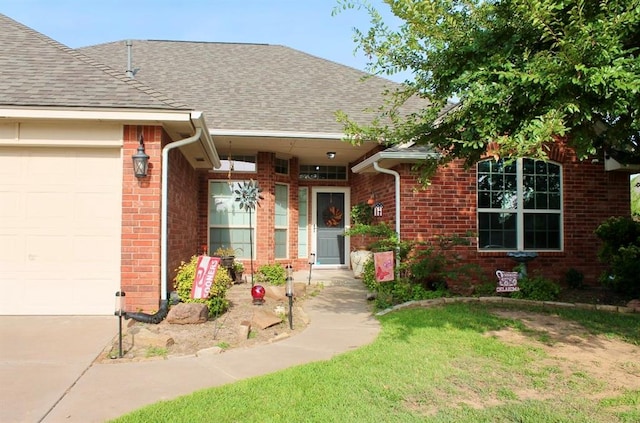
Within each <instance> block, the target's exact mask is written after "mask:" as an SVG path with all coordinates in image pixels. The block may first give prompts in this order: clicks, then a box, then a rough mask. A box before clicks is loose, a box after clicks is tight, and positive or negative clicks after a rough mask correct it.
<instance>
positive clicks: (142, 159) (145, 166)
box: [131, 134, 149, 178]
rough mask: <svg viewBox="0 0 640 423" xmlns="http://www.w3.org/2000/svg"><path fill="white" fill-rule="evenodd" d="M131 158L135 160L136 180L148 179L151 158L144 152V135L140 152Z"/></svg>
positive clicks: (139, 148) (141, 139) (141, 137)
mask: <svg viewBox="0 0 640 423" xmlns="http://www.w3.org/2000/svg"><path fill="white" fill-rule="evenodd" d="M131 158H132V159H133V173H134V174H135V175H136V178H146V177H147V171H148V170H149V156H148V155H147V154H146V153H145V152H144V137H143V136H142V134H140V145H138V151H137V152H136V154H134V155H133V156H131Z"/></svg>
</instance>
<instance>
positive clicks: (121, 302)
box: [114, 291, 126, 358]
mask: <svg viewBox="0 0 640 423" xmlns="http://www.w3.org/2000/svg"><path fill="white" fill-rule="evenodd" d="M115 309H116V311H115V313H114V314H115V315H116V316H118V357H119V358H122V317H123V316H124V315H125V314H126V311H125V310H124V309H125V293H124V291H118V292H116V307H115Z"/></svg>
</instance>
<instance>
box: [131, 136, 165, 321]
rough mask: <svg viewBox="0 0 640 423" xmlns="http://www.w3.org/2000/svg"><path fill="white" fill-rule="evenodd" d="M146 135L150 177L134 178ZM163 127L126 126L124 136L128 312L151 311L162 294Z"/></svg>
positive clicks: (156, 307) (145, 142)
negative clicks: (134, 160) (137, 155)
mask: <svg viewBox="0 0 640 423" xmlns="http://www.w3.org/2000/svg"><path fill="white" fill-rule="evenodd" d="M140 133H142V134H143V135H144V146H145V151H146V153H147V154H148V155H149V157H150V158H149V174H148V176H147V177H146V178H142V179H137V178H136V177H135V176H134V175H133V165H132V162H131V156H132V155H133V154H134V153H135V152H136V151H137V149H138V143H139V141H138V139H139V134H140ZM164 137H165V135H164V132H163V130H162V128H161V127H149V126H145V127H138V126H125V127H124V132H123V139H124V146H123V157H122V160H123V164H122V165H123V169H124V171H123V181H122V257H121V288H122V290H123V291H124V292H125V293H126V309H127V311H139V310H142V311H147V312H148V311H152V310H157V309H158V306H159V302H158V300H159V298H160V296H159V293H160V197H161V185H160V181H161V177H162V160H161V155H162V150H161V145H162V142H163V139H164Z"/></svg>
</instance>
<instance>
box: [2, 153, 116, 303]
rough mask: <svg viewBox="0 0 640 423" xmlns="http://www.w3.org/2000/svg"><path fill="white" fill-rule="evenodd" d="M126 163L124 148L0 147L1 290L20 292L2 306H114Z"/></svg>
mask: <svg viewBox="0 0 640 423" xmlns="http://www.w3.org/2000/svg"><path fill="white" fill-rule="evenodd" d="M121 163H122V161H121V158H120V150H119V149H117V148H115V149H92V148H84V149H83V148H8V147H2V148H0V175H2V176H3V177H1V178H0V200H2V203H0V204H2V205H3V207H0V209H1V210H0V216H2V217H3V218H2V219H0V242H1V244H0V269H2V270H3V272H1V273H0V290H1V292H5V293H10V295H11V297H13V298H16V299H18V300H17V301H10V302H9V304H6V303H5V304H2V306H0V314H45V315H46V314H111V313H113V295H114V292H115V291H117V290H118V288H119V286H120V232H121V204H122V200H121V197H122V196H121V186H120V185H121V181H122V169H121V168H122V165H121ZM8 174H11V177H8V178H4V176H5V175H7V176H9V175H8ZM16 174H20V177H19V178H18V177H16ZM4 200H7V201H6V202H5V201H4ZM4 204H9V206H8V207H4Z"/></svg>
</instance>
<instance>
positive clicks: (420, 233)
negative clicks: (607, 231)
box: [352, 150, 630, 285]
mask: <svg viewBox="0 0 640 423" xmlns="http://www.w3.org/2000/svg"><path fill="white" fill-rule="evenodd" d="M551 159H552V160H556V161H559V162H561V163H562V165H563V208H564V213H563V225H564V251H562V252H541V253H539V256H538V258H536V259H535V260H533V261H532V262H531V263H529V265H528V269H529V271H530V272H539V273H541V274H543V275H544V276H546V277H549V278H553V279H556V280H558V281H561V280H563V278H564V275H565V273H566V271H567V270H568V269H569V268H574V269H576V270H578V271H580V272H582V273H584V275H585V283H587V284H591V285H596V284H597V278H598V276H599V275H600V273H601V272H602V270H603V269H604V266H603V265H602V264H600V263H599V262H598V261H597V251H598V248H599V246H600V242H599V240H598V238H597V237H596V236H595V235H594V230H595V229H596V227H597V226H598V225H599V224H600V223H601V222H602V221H603V220H605V219H606V218H607V217H610V216H617V215H621V216H628V215H629V214H630V206H629V204H630V198H629V197H630V194H629V175H628V174H626V173H617V172H605V171H604V165H603V164H602V162H597V163H596V162H594V163H592V162H591V161H589V160H587V161H583V162H579V161H578V160H576V158H575V156H574V155H573V154H572V153H571V152H570V151H566V150H562V151H561V152H557V151H556V152H552V155H551ZM394 170H397V171H398V172H399V173H400V174H401V178H402V183H401V192H402V196H401V198H402V203H401V230H400V231H401V238H402V239H404V240H417V241H428V240H430V239H433V237H434V236H436V235H445V236H451V235H463V234H465V233H466V232H468V231H471V232H473V233H474V234H475V233H476V231H477V228H476V193H475V191H476V170H475V168H472V169H469V170H465V169H464V168H463V166H462V164H461V163H459V162H456V163H452V164H450V165H449V166H448V167H446V168H443V169H440V170H439V171H438V173H437V174H436V175H435V176H434V177H433V179H432V181H431V185H430V186H429V187H428V188H427V189H422V187H421V186H420V185H419V184H418V183H417V181H416V179H415V177H414V176H413V174H412V172H411V170H410V166H409V165H401V166H398V167H396V168H395V169H394ZM393 184H394V178H393V176H391V175H384V174H377V173H374V174H360V175H353V177H352V203H354V204H355V203H357V202H359V201H366V199H367V198H368V196H369V195H370V190H371V189H372V187H375V189H374V192H375V195H376V200H378V201H382V202H383V203H384V217H383V218H382V220H384V221H386V222H388V223H389V224H390V225H392V226H394V225H395V198H394V193H393ZM382 187H384V188H382ZM470 239H471V241H472V244H471V245H469V246H465V247H456V249H455V252H456V254H457V255H458V257H459V258H460V259H461V260H463V261H465V262H468V263H476V264H478V265H479V266H481V268H482V269H483V273H484V275H485V276H486V277H487V278H489V280H491V281H493V280H495V276H494V272H495V271H496V270H498V269H504V270H507V269H511V268H513V267H514V265H515V264H516V263H515V262H514V261H513V260H511V259H510V258H508V257H506V253H505V252H484V251H478V249H477V239H476V238H475V236H472V237H471V238H470Z"/></svg>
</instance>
